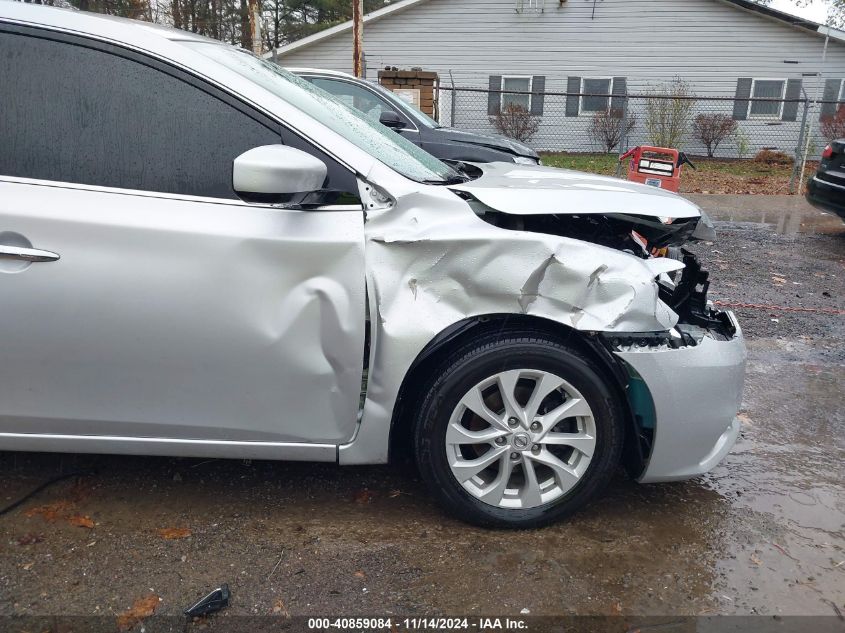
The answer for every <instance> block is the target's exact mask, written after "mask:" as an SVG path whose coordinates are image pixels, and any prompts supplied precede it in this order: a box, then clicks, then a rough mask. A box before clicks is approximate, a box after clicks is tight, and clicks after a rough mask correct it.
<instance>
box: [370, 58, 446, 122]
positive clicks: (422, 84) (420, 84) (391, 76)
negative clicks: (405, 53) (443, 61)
mask: <svg viewBox="0 0 845 633" xmlns="http://www.w3.org/2000/svg"><path fill="white" fill-rule="evenodd" d="M378 82H379V83H380V84H381V85H382V86H384V87H385V88H387V89H388V90H393V91H397V90H418V91H419V109H420V110H422V111H423V112H425V113H426V114H427V115H429V116H430V117H433V118H435V119H436V118H437V100H436V99H435V96H434V91H435V89H436V85H437V73H435V72H430V71H427V70H380V71H378Z"/></svg>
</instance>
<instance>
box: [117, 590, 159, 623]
mask: <svg viewBox="0 0 845 633" xmlns="http://www.w3.org/2000/svg"><path fill="white" fill-rule="evenodd" d="M158 603H159V597H158V596H157V595H155V594H154V593H151V594H149V595H147V596H144V597H143V598H138V599H137V600H136V601H135V604H133V605H132V607H130V608H129V609H127V610H126V611H124V612H123V613H121V614H120V615H119V616H117V628H118V630H119V631H128V630H129V629H131V628H132V627H133V626H135V625H136V624H138V623H139V622H141V621H142V620H144V619H145V618H148V617H150V616H151V615H153V614H154V613H155V611H156V608H157V607H158Z"/></svg>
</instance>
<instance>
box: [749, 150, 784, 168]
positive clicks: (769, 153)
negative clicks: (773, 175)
mask: <svg viewBox="0 0 845 633" xmlns="http://www.w3.org/2000/svg"><path fill="white" fill-rule="evenodd" d="M754 162H755V163H764V164H766V165H791V164H792V163H793V162H794V160H793V158H792V157H791V156H789V155H788V154H786V153H785V152H779V151H777V150H773V149H764V150H760V151H759V152H758V153H757V155H756V156H755V157H754Z"/></svg>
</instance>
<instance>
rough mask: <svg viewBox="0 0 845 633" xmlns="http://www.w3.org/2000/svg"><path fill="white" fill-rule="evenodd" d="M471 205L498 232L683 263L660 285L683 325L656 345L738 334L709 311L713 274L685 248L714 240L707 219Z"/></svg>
mask: <svg viewBox="0 0 845 633" xmlns="http://www.w3.org/2000/svg"><path fill="white" fill-rule="evenodd" d="M470 203H471V204H472V205H473V206H474V208H475V209H476V213H478V215H479V216H480V217H481V218H482V219H483V220H484V221H485V222H488V223H490V224H493V225H494V226H498V227H499V228H504V229H509V230H517V231H529V232H537V233H548V234H551V235H559V236H562V237H570V238H575V239H579V240H583V241H585V242H591V243H593V244H599V245H601V246H606V247H608V248H613V249H615V250H620V251H623V252H627V253H630V254H631V255H634V256H636V257H641V258H643V259H650V258H653V257H655V256H660V257H668V258H671V259H676V260H678V261H681V262H683V264H684V268H683V270H681V271H678V272H675V273H669V274H667V275H662V276H661V277H662V278H659V279H658V286H659V289H660V300H661V301H663V303H665V304H666V305H668V306H669V307H670V308H672V310H674V311H675V312H676V313H677V315H678V318H679V320H678V324H677V326H676V327H675V330H674V331H673V332H671V333H659V334H653V335H649V336H648V338H651V339H653V342H654V343H657V344H660V343H661V342H665V343H666V344H668V345H669V346H670V347H673V348H677V347H682V346H685V345H696V344H697V343H698V342H699V341H700V340H701V338H702V337H703V336H705V335H708V334H709V335H710V336H712V337H713V338H715V339H716V340H729V339H730V338H731V337H733V335H734V334H735V332H734V328H733V325H732V324H731V322H730V320H729V319H728V317H727V315H726V314H724V313H722V312H719V311H716V310H713V309H712V308H711V307H710V306H709V305H708V302H707V292H708V290H709V286H710V281H709V273H708V272H707V271H706V270H704V269H703V268H702V266H701V264H700V262H699V261H698V258H697V257H696V256H695V255H694V254H693V253H691V252H690V251H688V250H687V249H685V248H683V245H684V244H686V243H688V242H690V241H698V240H712V239H714V238H715V230H714V229H713V225H712V223H711V222H710V220H709V218H707V217H706V216H703V217H701V218H697V217H695V218H680V219H677V220H674V221H672V222H665V221H663V220H662V219H660V218H657V217H648V216H640V215H627V214H622V213H613V214H606V215H597V214H588V215H566V214H544V215H509V214H506V213H500V212H498V211H495V210H492V209H489V208H486V207H485V206H484V205H481V204H480V203H478V202H477V201H470ZM670 275H671V276H670ZM621 339H630V341H629V342H628V344H629V345H630V344H633V342H634V340H635V339H637V340H638V341H640V342H641V343H643V344H647V343H644V342H643V340H642V339H643V337H642V336H631V337H621V338H620V341H619V343H620V344H624V341H622V340H621Z"/></svg>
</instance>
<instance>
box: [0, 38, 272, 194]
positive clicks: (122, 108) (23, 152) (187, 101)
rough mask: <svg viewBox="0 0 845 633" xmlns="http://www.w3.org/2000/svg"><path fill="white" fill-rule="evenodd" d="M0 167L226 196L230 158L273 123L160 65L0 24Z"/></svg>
mask: <svg viewBox="0 0 845 633" xmlns="http://www.w3.org/2000/svg"><path fill="white" fill-rule="evenodd" d="M0 41H2V50H3V53H4V54H3V55H2V56H0V85H2V86H3V89H2V90H0V112H2V116H3V119H4V120H5V121H6V122H10V121H14V122H15V125H2V126H0V174H3V175H9V176H20V177H26V178H36V179H43V180H54V181H61V182H73V183H80V184H89V185H99V186H104V187H120V188H124V189H139V190H145V191H156V192H163V193H175V194H185V195H196V196H209V197H215V198H236V197H237V196H236V195H235V192H234V191H233V190H232V161H233V160H234V159H235V157H236V156H238V155H239V154H241V153H242V152H245V151H246V150H248V149H251V148H253V147H257V146H259V145H268V144H272V143H279V142H280V134H279V131H278V130H274V129H272V128H271V127H268V126H266V125H265V124H263V123H260V122H259V121H257V120H255V119H253V118H252V117H250V116H248V115H247V114H245V113H244V112H241V111H240V110H238V109H236V108H235V107H233V106H232V105H230V104H228V103H226V102H224V101H222V100H221V99H218V98H217V97H214V96H212V95H211V94H208V93H207V92H205V91H203V90H201V89H200V88H198V87H196V86H194V85H191V84H190V83H187V82H186V81H182V80H180V79H177V78H176V77H173V76H171V75H169V74H167V73H165V72H162V71H161V70H158V69H156V68H153V67H151V66H147V65H145V64H142V63H140V62H138V61H133V60H131V59H127V58H125V57H121V56H119V55H115V54H111V53H108V52H104V51H101V50H96V49H93V48H88V47H85V46H80V45H75V44H70V43H66V42H60V41H55V40H50V39H41V38H38V37H30V36H25V35H20V34H17V33H10V32H0Z"/></svg>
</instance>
